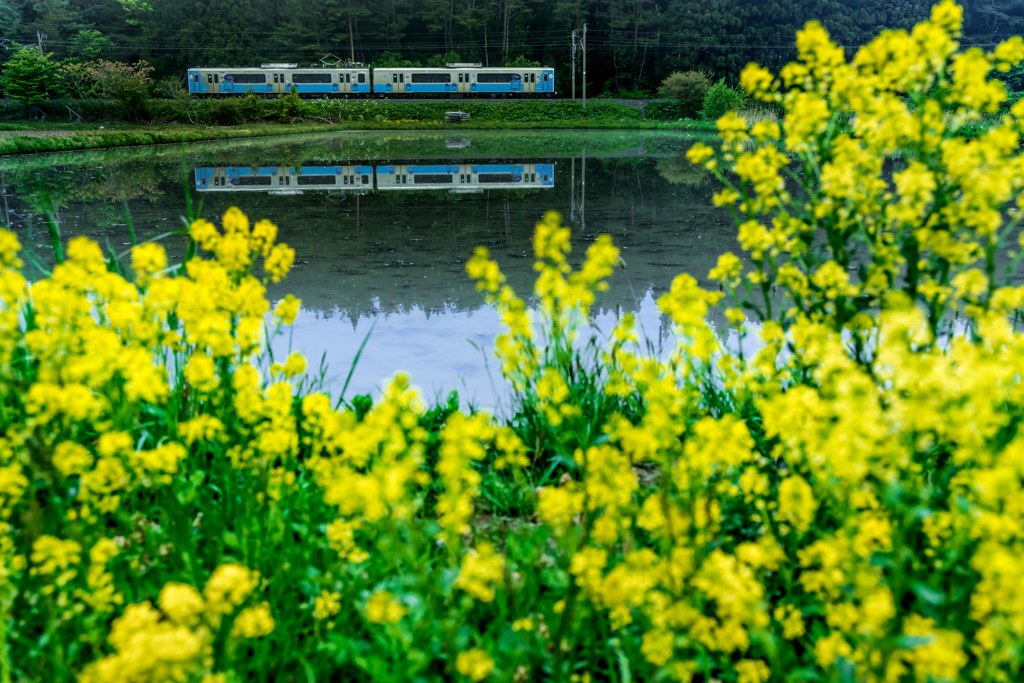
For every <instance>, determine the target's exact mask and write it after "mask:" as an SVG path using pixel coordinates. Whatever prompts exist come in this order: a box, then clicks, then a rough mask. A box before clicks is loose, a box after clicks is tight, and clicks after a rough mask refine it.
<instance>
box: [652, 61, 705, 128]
mask: <svg viewBox="0 0 1024 683" xmlns="http://www.w3.org/2000/svg"><path fill="white" fill-rule="evenodd" d="M710 88H711V79H710V78H709V77H708V74H707V73H706V72H704V71H677V72H675V73H674V74H672V75H671V76H669V77H668V78H666V79H665V80H664V81H662V83H661V88H659V89H658V94H659V95H661V96H662V97H665V98H667V99H671V100H676V101H677V102H679V113H680V115H681V116H686V117H693V116H696V115H697V112H699V111H700V109H701V107H702V106H703V105H704V98H705V97H706V96H707V94H708V90H709V89H710Z"/></svg>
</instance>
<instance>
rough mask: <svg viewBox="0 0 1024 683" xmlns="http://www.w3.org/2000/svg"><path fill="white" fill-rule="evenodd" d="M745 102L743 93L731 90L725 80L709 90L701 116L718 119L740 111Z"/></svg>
mask: <svg viewBox="0 0 1024 683" xmlns="http://www.w3.org/2000/svg"><path fill="white" fill-rule="evenodd" d="M745 100H746V98H745V97H744V96H743V93H741V92H739V91H738V90H735V89H733V88H730V87H729V86H728V85H726V84H725V79H724V78H723V79H722V80H720V81H718V82H717V83H715V84H714V85H713V86H711V87H710V88H708V91H707V94H705V95H704V102H703V104H702V106H701V114H703V115H704V116H705V117H707V118H710V119H717V118H718V117H720V116H722V115H723V114H725V113H726V112H730V111H735V110H737V109H739V108H740V107H741V106H743V102H744V101H745Z"/></svg>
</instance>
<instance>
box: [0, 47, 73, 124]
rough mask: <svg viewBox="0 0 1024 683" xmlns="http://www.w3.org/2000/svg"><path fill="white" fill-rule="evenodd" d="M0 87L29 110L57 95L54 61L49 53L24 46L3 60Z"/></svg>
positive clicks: (58, 82)
mask: <svg viewBox="0 0 1024 683" xmlns="http://www.w3.org/2000/svg"><path fill="white" fill-rule="evenodd" d="M0 86H2V89H3V92H4V94H5V95H6V96H7V97H9V98H11V99H15V100H20V101H21V103H22V105H23V106H24V108H25V109H26V110H29V109H32V108H34V107H36V106H37V105H40V104H42V103H44V102H46V100H47V99H48V98H50V97H56V96H57V95H58V94H59V90H60V78H59V76H58V74H57V64H56V63H55V62H54V61H53V60H51V59H50V55H47V54H41V53H40V52H39V50H33V49H27V48H23V49H21V50H18V51H17V52H15V53H14V55H13V56H12V57H11V58H10V59H9V60H7V62H5V63H4V68H3V74H2V75H0Z"/></svg>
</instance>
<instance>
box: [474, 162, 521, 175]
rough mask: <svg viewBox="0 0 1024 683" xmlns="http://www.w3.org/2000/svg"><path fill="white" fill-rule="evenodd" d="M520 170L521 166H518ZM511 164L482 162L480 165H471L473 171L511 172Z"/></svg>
mask: <svg viewBox="0 0 1024 683" xmlns="http://www.w3.org/2000/svg"><path fill="white" fill-rule="evenodd" d="M519 168H520V170H522V168H523V167H522V166H520V167H519ZM511 172H512V165H511V164H490V165H487V164H484V165H481V166H473V173H511Z"/></svg>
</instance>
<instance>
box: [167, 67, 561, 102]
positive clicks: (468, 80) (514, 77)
mask: <svg viewBox="0 0 1024 683" xmlns="http://www.w3.org/2000/svg"><path fill="white" fill-rule="evenodd" d="M187 80H188V90H189V92H190V93H191V94H193V95H196V96H198V97H228V96H237V95H244V94H246V93H250V92H252V93H255V94H257V95H260V96H263V97H274V96H278V95H285V94H287V93H289V92H291V91H293V90H294V91H295V92H297V93H298V95H299V97H305V98H351V97H355V98H361V97H365V98H372V97H379V98H402V97H442V98H443V97H449V98H467V97H469V98H473V97H504V98H515V99H529V98H537V97H553V96H554V95H555V92H556V91H555V70H554V68H552V67H549V66H541V67H535V68H520V67H514V68H513V67H484V66H481V65H480V64H448V65H447V66H445V67H416V68H404V67H403V68H398V67H382V68H376V69H370V68H367V67H362V66H352V67H340V68H333V67H309V68H299V66H298V65H296V64H263V65H261V66H260V68H258V69H257V68H238V69H233V68H219V67H218V68H212V67H195V68H192V69H189V70H188V74H187Z"/></svg>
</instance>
